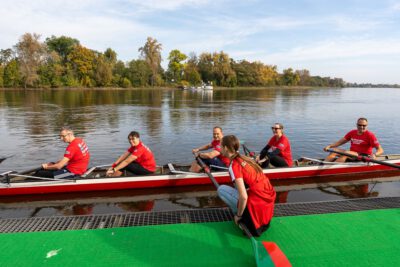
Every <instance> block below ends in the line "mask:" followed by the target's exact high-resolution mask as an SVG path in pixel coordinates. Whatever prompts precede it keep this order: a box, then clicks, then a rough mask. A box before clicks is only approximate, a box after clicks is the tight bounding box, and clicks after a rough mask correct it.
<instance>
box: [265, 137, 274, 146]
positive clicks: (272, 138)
mask: <svg viewBox="0 0 400 267" xmlns="http://www.w3.org/2000/svg"><path fill="white" fill-rule="evenodd" d="M274 138H275V136H272V137H271V138H270V139H269V141H268V143H267V145H268V146H273V144H274Z"/></svg>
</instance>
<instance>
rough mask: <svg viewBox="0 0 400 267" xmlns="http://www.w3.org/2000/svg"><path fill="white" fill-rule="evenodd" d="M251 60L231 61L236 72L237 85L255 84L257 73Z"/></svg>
mask: <svg viewBox="0 0 400 267" xmlns="http://www.w3.org/2000/svg"><path fill="white" fill-rule="evenodd" d="M253 65H254V64H252V63H251V62H249V61H247V60H241V61H239V62H235V61H233V62H232V69H233V70H234V71H235V73H236V79H237V85H239V86H255V85H257V84H256V77H257V73H256V70H255V68H254V66H253Z"/></svg>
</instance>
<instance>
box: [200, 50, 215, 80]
mask: <svg viewBox="0 0 400 267" xmlns="http://www.w3.org/2000/svg"><path fill="white" fill-rule="evenodd" d="M197 67H198V72H199V73H200V76H201V78H202V80H204V81H214V80H215V78H214V62H213V57H212V55H211V53H201V54H200V56H199V60H198V64H197Z"/></svg>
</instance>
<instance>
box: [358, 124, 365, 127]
mask: <svg viewBox="0 0 400 267" xmlns="http://www.w3.org/2000/svg"><path fill="white" fill-rule="evenodd" d="M357 126H358V127H367V126H368V125H366V124H357Z"/></svg>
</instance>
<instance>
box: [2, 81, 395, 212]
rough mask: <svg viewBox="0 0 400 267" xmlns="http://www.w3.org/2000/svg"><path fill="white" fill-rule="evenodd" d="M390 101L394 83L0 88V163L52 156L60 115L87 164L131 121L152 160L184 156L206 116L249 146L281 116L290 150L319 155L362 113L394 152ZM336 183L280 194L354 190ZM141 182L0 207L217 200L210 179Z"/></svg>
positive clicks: (192, 204)
mask: <svg viewBox="0 0 400 267" xmlns="http://www.w3.org/2000/svg"><path fill="white" fill-rule="evenodd" d="M398 103H400V90H399V89H391V88H344V89H240V90H238V89H224V90H215V91H214V92H203V91H195V92H193V91H181V90H173V89H171V90H167V89H165V90H161V89H160V90H158V89H157V90H2V91H0V140H1V144H0V157H2V156H3V157H4V156H12V157H11V158H9V159H7V160H5V161H4V162H3V163H1V164H0V172H4V171H8V170H17V171H21V170H25V169H30V168H34V167H37V166H39V165H40V164H41V163H42V162H47V161H50V160H52V161H54V160H57V159H59V158H60V157H61V156H62V154H63V151H64V148H65V144H64V143H62V142H61V141H60V140H59V138H58V133H59V129H60V128H61V127H62V126H64V125H68V126H70V127H72V128H73V129H74V130H75V132H76V135H77V136H79V137H83V138H84V139H85V140H86V142H87V144H88V146H89V149H90V152H91V155H92V160H91V165H92V166H94V165H104V164H109V163H112V162H113V161H114V160H115V159H116V158H117V157H118V156H119V155H120V154H121V153H122V152H124V151H125V150H126V149H127V148H128V146H129V144H128V141H127V135H128V133H129V132H130V131H132V130H136V131H139V132H140V134H141V138H142V140H143V142H144V143H145V144H146V145H147V146H149V147H150V148H151V149H152V150H153V152H154V154H155V157H156V160H157V163H158V164H159V165H162V164H165V163H168V162H179V163H189V162H190V161H191V160H192V158H193V157H192V154H191V149H192V148H194V147H197V146H200V145H202V144H205V143H208V142H209V141H211V137H212V128H213V126H215V125H219V126H221V127H222V128H223V130H224V133H225V134H235V135H237V136H238V137H239V138H240V140H241V141H242V142H245V143H246V144H247V146H248V147H250V148H251V149H254V150H256V151H259V150H260V149H261V148H262V147H263V146H264V145H265V143H266V141H267V140H268V139H269V138H270V137H271V134H272V133H271V130H270V127H271V125H272V124H273V123H274V122H281V123H283V125H284V126H285V133H286V135H287V136H288V137H289V139H290V141H291V146H292V152H293V157H294V158H299V157H301V156H308V157H314V158H315V157H325V156H326V152H324V151H322V148H323V147H324V146H325V145H327V144H329V143H331V142H333V141H336V140H338V139H339V138H341V137H343V135H344V134H345V133H346V132H347V131H349V130H351V129H353V128H355V122H356V119H357V118H358V117H367V118H368V120H369V129H370V130H371V131H373V132H374V133H375V134H376V135H377V137H378V139H379V141H380V142H381V144H382V146H383V148H384V150H385V153H388V154H398V153H400V142H399V139H398V136H399V135H400V112H399V111H400V109H399V108H398ZM367 186H368V188H367V189H368V190H367V191H368V192H369V193H370V195H373V196H393V195H396V196H398V195H400V182H398V181H397V182H386V183H379V184H370V185H367ZM342 191H343V190H338V189H337V188H333V187H332V188H325V189H324V190H320V189H307V190H296V191H291V192H289V195H288V196H286V198H285V200H286V201H288V202H294V201H314V200H329V199H340V198H344V197H355V196H351V195H349V194H344V193H343V192H342ZM364 191H365V190H364ZM143 192H144V191H138V190H136V191H135V190H134V191H131V192H119V193H117V194H116V195H115V194H113V195H112V196H110V195H107V194H106V195H104V194H103V195H102V194H99V193H97V194H96V195H92V194H90V195H88V194H81V195H80V196H72V195H69V196H63V197H59V199H50V200H43V199H40V198H39V199H31V200H18V201H17V200H16V201H15V202H13V204H10V203H7V204H5V203H0V212H1V214H0V217H20V216H22V217H24V216H28V217H29V216H42V215H56V214H65V213H68V212H71V213H78V212H74V208H73V207H75V206H76V205H78V206H79V205H83V208H82V209H83V210H89V211H87V213H106V212H123V211H124V210H165V209H167V210H171V209H183V208H196V207H207V206H219V205H222V203H220V201H219V200H218V199H217V198H216V197H215V194H214V190H213V189H212V188H196V189H185V190H176V189H169V190H167V191H165V190H164V192H146V193H143ZM188 192H189V193H188ZM372 193H373V194H372ZM121 195H122V196H121ZM85 197H86V198H85ZM60 198H62V200H60ZM77 199H78V200H77ZM116 199H117V200H116ZM8 202H12V201H11V200H8ZM148 202H151V203H152V204H148ZM23 203H25V204H26V205H28V204H27V203H30V206H29V205H28V207H27V206H26V205H25V204H23ZM32 203H36V204H32ZM143 203H144V204H143ZM146 203H147V204H146ZM24 205H25V206H24ZM85 205H88V207H90V208H87V206H85ZM146 205H147V206H146ZM85 207H86V208H85ZM65 210H67V211H65Z"/></svg>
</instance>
